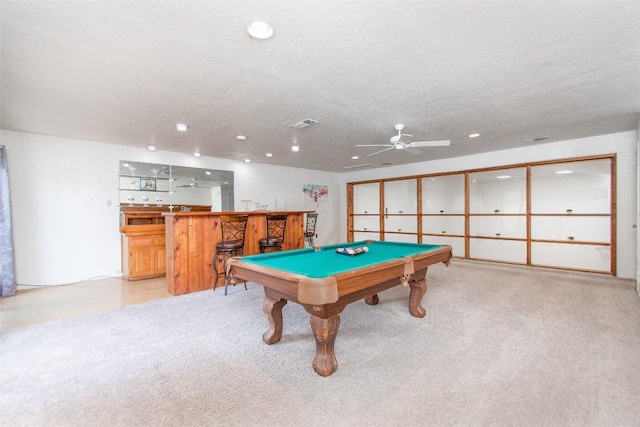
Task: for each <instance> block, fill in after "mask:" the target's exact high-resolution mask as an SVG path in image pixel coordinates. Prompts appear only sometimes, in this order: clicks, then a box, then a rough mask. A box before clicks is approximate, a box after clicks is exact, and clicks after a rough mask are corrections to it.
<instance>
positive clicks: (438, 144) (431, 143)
mask: <svg viewBox="0 0 640 427" xmlns="http://www.w3.org/2000/svg"><path fill="white" fill-rule="evenodd" d="M450 144H451V141H449V140H448V139H444V140H442V141H413V142H411V143H409V146H410V147H446V146H448V145H450Z"/></svg>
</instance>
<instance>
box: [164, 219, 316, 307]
mask: <svg viewBox="0 0 640 427" xmlns="http://www.w3.org/2000/svg"><path fill="white" fill-rule="evenodd" d="M308 212H310V211H288V212H260V211H256V212H179V213H173V214H165V226H166V243H167V288H168V290H169V292H170V293H171V294H173V295H182V294H186V293H191V292H198V291H203V290H206V289H211V288H212V287H213V264H212V263H213V255H214V254H215V245H216V242H218V241H219V240H220V236H221V232H220V216H221V215H249V218H248V221H247V230H246V233H245V241H244V253H245V255H254V254H257V253H259V252H260V248H259V244H258V240H260V239H262V238H263V237H265V236H266V232H267V215H272V214H286V215H287V228H286V233H285V239H284V242H283V245H282V248H283V250H291V249H300V248H303V247H304V224H305V222H304V219H305V218H304V216H305V214H306V213H308ZM219 268H220V270H219V271H222V270H221V268H222V266H220V267H219Z"/></svg>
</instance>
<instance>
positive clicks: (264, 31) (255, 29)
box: [247, 21, 276, 40]
mask: <svg viewBox="0 0 640 427" xmlns="http://www.w3.org/2000/svg"><path fill="white" fill-rule="evenodd" d="M247 33H248V34H249V37H251V38H252V39H258V40H269V39H270V38H272V37H273V36H274V35H275V34H276V30H275V29H274V28H273V26H272V25H271V24H269V23H268V22H265V21H251V22H249V23H248V24H247Z"/></svg>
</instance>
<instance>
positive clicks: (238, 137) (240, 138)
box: [236, 135, 247, 141]
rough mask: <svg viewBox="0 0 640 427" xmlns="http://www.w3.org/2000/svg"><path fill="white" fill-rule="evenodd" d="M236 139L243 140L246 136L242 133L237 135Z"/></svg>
mask: <svg viewBox="0 0 640 427" xmlns="http://www.w3.org/2000/svg"><path fill="white" fill-rule="evenodd" d="M236 139H237V140H238V141H245V140H246V139H247V137H246V136H244V135H238V136H236Z"/></svg>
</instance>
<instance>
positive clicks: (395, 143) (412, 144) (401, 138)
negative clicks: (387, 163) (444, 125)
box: [356, 124, 451, 156]
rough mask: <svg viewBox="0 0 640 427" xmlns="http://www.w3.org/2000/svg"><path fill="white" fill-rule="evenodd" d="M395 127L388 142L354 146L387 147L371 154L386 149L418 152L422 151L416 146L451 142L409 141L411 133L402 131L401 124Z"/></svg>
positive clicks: (440, 144)
mask: <svg viewBox="0 0 640 427" xmlns="http://www.w3.org/2000/svg"><path fill="white" fill-rule="evenodd" d="M395 128H396V130H397V131H398V134H397V135H394V136H392V137H391V139H390V144H362V145H356V147H387V148H383V149H382V150H379V151H376V152H375V153H371V154H369V155H370V156H373V155H374V154H379V153H382V152H383V151H387V150H405V151H408V152H409V153H411V154H420V153H422V151H420V150H418V149H417V148H416V147H446V146H448V145H449V144H450V143H451V141H449V140H448V139H446V140H442V141H411V137H412V136H413V135H409V134H407V133H402V130H403V129H404V125H403V124H398V125H395Z"/></svg>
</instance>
